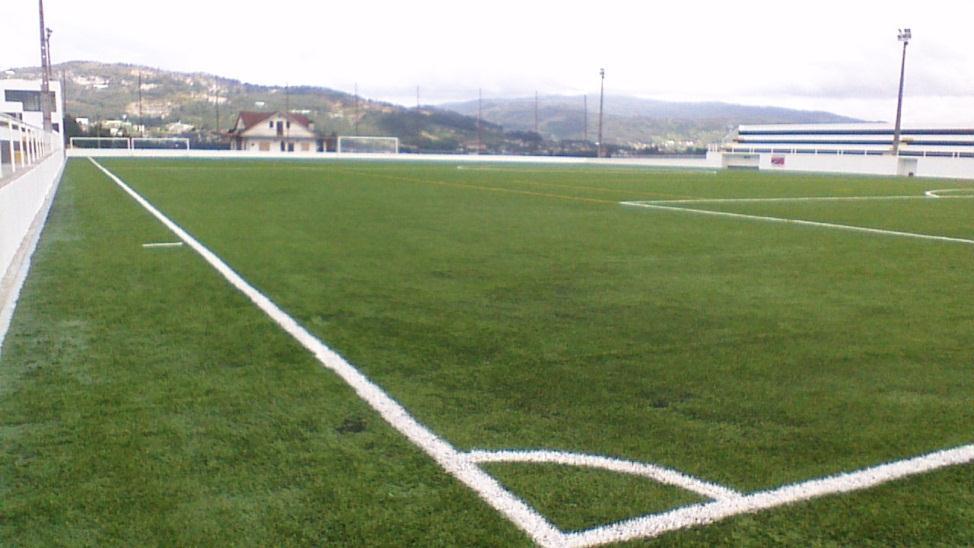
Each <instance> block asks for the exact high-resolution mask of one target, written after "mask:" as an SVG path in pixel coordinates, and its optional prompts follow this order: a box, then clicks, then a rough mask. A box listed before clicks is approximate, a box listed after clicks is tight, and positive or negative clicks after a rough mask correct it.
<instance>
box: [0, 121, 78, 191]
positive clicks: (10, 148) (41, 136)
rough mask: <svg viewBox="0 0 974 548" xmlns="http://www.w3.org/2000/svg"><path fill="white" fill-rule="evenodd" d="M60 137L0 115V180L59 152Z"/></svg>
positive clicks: (60, 146)
mask: <svg viewBox="0 0 974 548" xmlns="http://www.w3.org/2000/svg"><path fill="white" fill-rule="evenodd" d="M62 148H63V147H62V145H61V136H60V135H58V134H57V133H46V132H45V131H44V130H43V129H41V128H37V127H34V126H31V125H29V124H25V123H24V122H22V121H21V120H18V119H17V118H14V117H12V116H8V115H6V114H0V179H4V178H7V177H9V176H11V175H13V174H15V173H17V172H18V171H23V170H26V169H27V168H29V167H30V166H33V165H34V164H37V163H38V162H40V161H42V160H43V159H44V158H45V157H47V155H48V154H51V153H52V152H56V151H59V150H61V149H62Z"/></svg>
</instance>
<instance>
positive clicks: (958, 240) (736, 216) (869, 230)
mask: <svg viewBox="0 0 974 548" xmlns="http://www.w3.org/2000/svg"><path fill="white" fill-rule="evenodd" d="M669 203H672V202H669ZM620 204H621V205H623V206H628V207H644V208H647V209H661V210H665V211H680V212H684V213H694V214H697V215H711V216H714V217H729V218H732V219H747V220H751V221H764V222H768V223H783V224H793V225H802V226H814V227H819V228H832V229H837V230H848V231H852V232H865V233H867V234H880V235H883V236H898V237H901V238H914V239H918V240H934V241H939V242H950V243H955V244H967V245H974V240H968V239H965V238H952V237H950V236H936V235H932V234H919V233H915V232H900V231H898V230H884V229H881V228H868V227H864V226H854V225H840V224H836V223H824V222H820V221H804V220H801V219H788V218H786V217H768V216H765V215H747V214H744V213H731V212H728V211H713V210H709V209H692V208H689V207H674V206H667V205H660V202H620Z"/></svg>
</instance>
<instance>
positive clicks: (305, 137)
mask: <svg viewBox="0 0 974 548" xmlns="http://www.w3.org/2000/svg"><path fill="white" fill-rule="evenodd" d="M229 136H230V149H231V150H252V151H262V152H271V151H274V152H315V151H316V150H317V148H318V147H317V141H318V138H317V136H316V135H315V131H314V124H313V123H311V120H309V119H308V117H307V116H304V115H302V114H294V113H291V114H288V115H285V114H284V113H283V112H247V111H244V112H241V113H240V115H239V116H237V122H236V123H235V124H234V126H233V129H231V130H230V132H229Z"/></svg>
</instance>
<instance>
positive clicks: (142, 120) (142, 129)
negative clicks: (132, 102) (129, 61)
mask: <svg viewBox="0 0 974 548" xmlns="http://www.w3.org/2000/svg"><path fill="white" fill-rule="evenodd" d="M139 133H140V135H141V136H142V137H145V117H143V115H142V69H139Z"/></svg>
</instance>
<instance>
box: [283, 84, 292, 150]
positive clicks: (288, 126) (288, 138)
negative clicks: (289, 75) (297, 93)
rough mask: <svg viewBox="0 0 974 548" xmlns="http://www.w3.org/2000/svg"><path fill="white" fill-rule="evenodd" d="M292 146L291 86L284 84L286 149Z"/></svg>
mask: <svg viewBox="0 0 974 548" xmlns="http://www.w3.org/2000/svg"><path fill="white" fill-rule="evenodd" d="M290 147H291V86H290V85H289V84H287V85H285V86H284V151H285V152H290V150H288V149H289V148H290Z"/></svg>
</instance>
